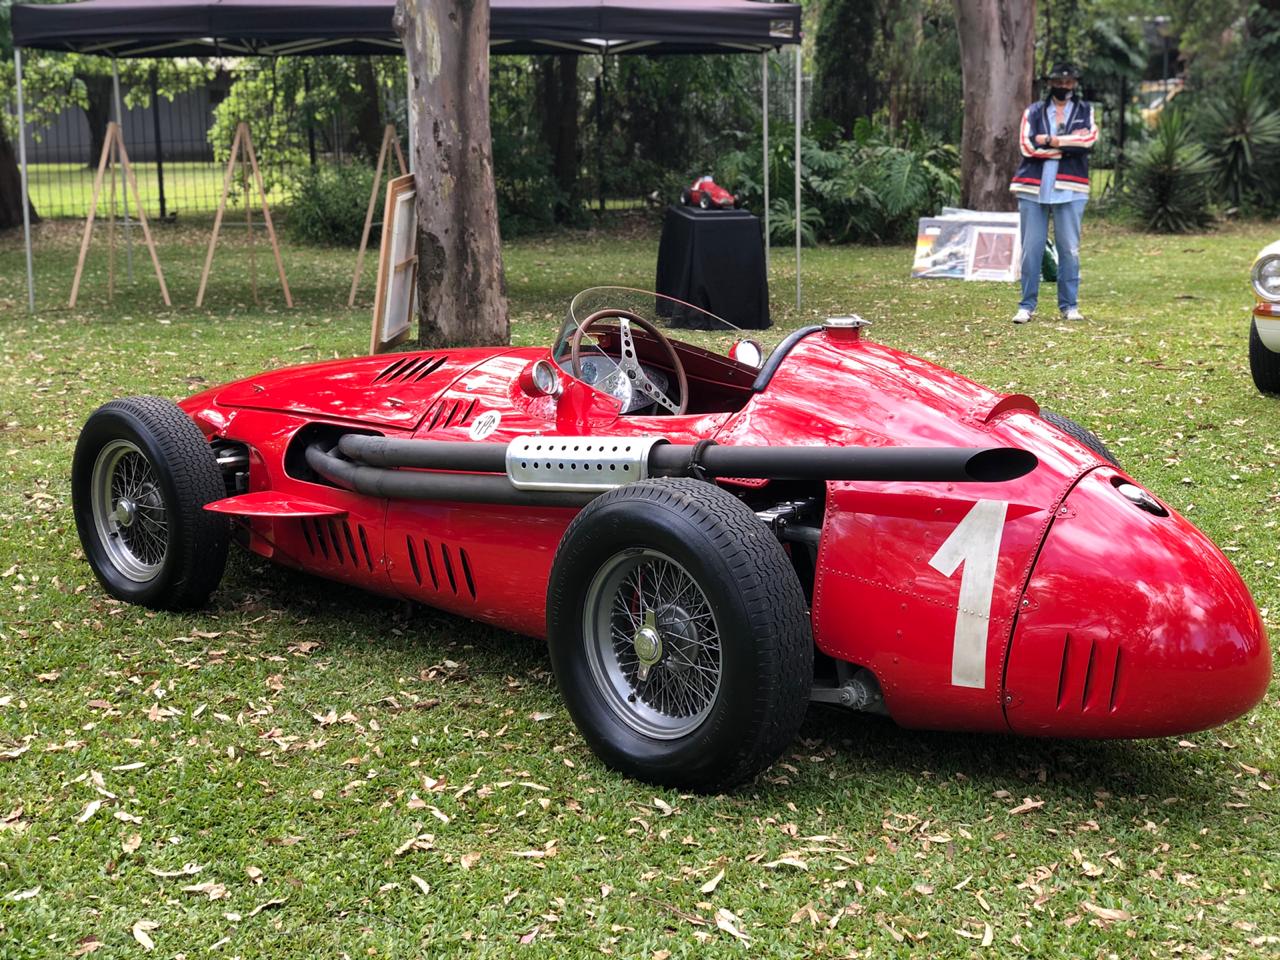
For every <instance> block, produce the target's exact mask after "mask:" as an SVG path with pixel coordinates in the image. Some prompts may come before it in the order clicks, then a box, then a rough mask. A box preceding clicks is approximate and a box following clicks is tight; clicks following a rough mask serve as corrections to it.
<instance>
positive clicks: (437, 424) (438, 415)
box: [427, 399, 477, 430]
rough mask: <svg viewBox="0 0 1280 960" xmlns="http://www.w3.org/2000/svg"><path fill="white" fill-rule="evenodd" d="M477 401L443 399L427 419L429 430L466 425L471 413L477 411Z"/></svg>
mask: <svg viewBox="0 0 1280 960" xmlns="http://www.w3.org/2000/svg"><path fill="white" fill-rule="evenodd" d="M476 403H477V401H475V400H470V401H468V400H462V399H458V400H449V399H445V400H441V401H440V402H439V403H437V404H436V405H435V407H433V408H432V410H431V417H430V419H429V420H427V430H435V429H437V428H439V429H441V430H443V429H445V428H446V427H465V426H466V425H467V421H468V420H470V419H471V415H472V414H473V413H475V412H476Z"/></svg>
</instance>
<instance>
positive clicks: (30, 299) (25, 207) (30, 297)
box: [13, 47, 36, 313]
mask: <svg viewBox="0 0 1280 960" xmlns="http://www.w3.org/2000/svg"><path fill="white" fill-rule="evenodd" d="M13 67H14V73H15V75H16V77H17V81H18V160H19V162H20V163H21V166H22V243H23V246H24V247H25V248H26V251H27V312H28V313H35V312H36V275H35V271H34V270H33V269H32V266H31V197H30V194H29V193H28V192H27V115H26V105H25V104H24V103H23V102H22V48H21V47H14V48H13Z"/></svg>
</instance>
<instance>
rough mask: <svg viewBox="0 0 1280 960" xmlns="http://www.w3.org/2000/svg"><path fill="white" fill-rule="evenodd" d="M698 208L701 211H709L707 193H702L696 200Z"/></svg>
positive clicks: (709, 205) (709, 201) (709, 204)
mask: <svg viewBox="0 0 1280 960" xmlns="http://www.w3.org/2000/svg"><path fill="white" fill-rule="evenodd" d="M698 206H700V207H701V208H702V209H703V210H710V209H711V197H710V196H708V195H707V191H705V190H703V191H702V196H701V197H699V198H698Z"/></svg>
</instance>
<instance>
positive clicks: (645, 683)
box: [547, 479, 813, 791]
mask: <svg viewBox="0 0 1280 960" xmlns="http://www.w3.org/2000/svg"><path fill="white" fill-rule="evenodd" d="M547 627H548V636H549V642H550V649H551V662H552V666H553V668H554V670H555V674H556V681H557V683H558V685H559V687H560V691H561V694H562V695H563V696H564V699H565V702H566V704H567V705H568V707H569V712H570V714H571V715H572V716H573V719H574V721H575V723H577V725H578V728H579V730H580V731H581V732H582V735H583V737H584V738H585V739H586V740H587V742H588V743H589V744H590V746H591V748H592V749H593V750H594V751H595V752H596V754H597V755H598V756H599V757H600V758H601V759H602V760H604V762H605V763H607V764H608V765H609V766H611V767H613V768H615V769H617V770H620V771H622V772H623V773H625V774H627V775H629V776H633V777H637V778H639V779H642V780H647V781H649V782H652V783H659V784H664V785H668V786H673V787H680V788H689V789H694V790H702V791H718V790H723V789H726V788H728V787H731V786H733V785H734V784H737V783H740V782H742V781H744V780H747V779H750V778H751V777H753V776H755V774H757V773H758V772H760V771H761V770H763V769H765V768H766V767H768V766H769V765H770V764H771V763H773V762H774V760H776V759H777V758H778V757H779V756H780V755H781V753H782V752H783V751H784V750H785V749H786V747H787V746H788V745H789V744H790V743H791V741H792V739H793V738H794V737H795V735H796V732H797V731H798V730H799V727H800V723H801V721H802V720H803V719H804V715H805V710H806V708H807V705H808V700H809V693H810V688H811V686H812V682H813V640H812V637H811V634H810V629H809V620H808V612H807V607H806V603H805V598H804V593H803V591H802V589H801V587H800V583H799V581H798V579H797V578H796V575H795V572H794V570H793V569H792V567H791V564H790V562H789V560H788V559H787V555H786V553H785V552H784V551H783V549H782V547H781V546H780V545H779V544H778V542H777V541H776V540H775V539H774V538H773V536H772V535H771V534H770V532H769V531H768V529H767V528H766V527H765V526H764V525H763V524H762V523H761V522H760V521H759V520H758V519H757V518H756V516H755V514H754V513H752V511H751V510H750V509H749V508H748V507H746V506H745V505H744V504H742V503H741V502H740V501H739V500H738V499H737V498H735V497H733V496H732V495H730V494H729V493H727V492H725V491H723V490H721V489H720V488H718V487H715V486H713V485H711V484H707V483H703V482H700V481H697V480H689V479H674V480H654V481H645V482H642V483H635V484H630V485H628V486H625V487H620V488H618V489H616V490H613V491H610V492H609V493H606V494H604V495H602V496H600V497H598V498H596V499H595V500H593V501H592V502H591V503H590V504H588V505H587V507H586V508H584V509H583V510H582V512H581V513H580V514H579V515H578V517H577V518H576V519H575V520H574V522H573V523H572V524H571V525H570V526H569V529H568V530H567V531H566V532H565V535H564V539H563V540H562V542H561V544H560V548H559V550H558V551H557V553H556V559H555V564H554V565H553V567H552V572H551V582H550V585H549V587H548V596H547Z"/></svg>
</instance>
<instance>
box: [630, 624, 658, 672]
mask: <svg viewBox="0 0 1280 960" xmlns="http://www.w3.org/2000/svg"><path fill="white" fill-rule="evenodd" d="M644 622H645V625H644V626H643V627H641V628H640V629H639V630H637V631H636V635H635V639H633V640H632V641H631V643H632V646H633V647H634V648H635V652H636V659H637V660H639V662H640V663H639V666H638V667H637V668H636V676H638V677H639V678H640V679H641V680H647V679H648V677H649V668H650V667H652V666H654V665H656V664H657V663H658V661H659V660H661V659H662V634H661V633H659V632H658V628H657V626H656V625H655V623H654V615H653V611H652V610H650V611H649V612H648V613H646V614H645V617H644Z"/></svg>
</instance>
